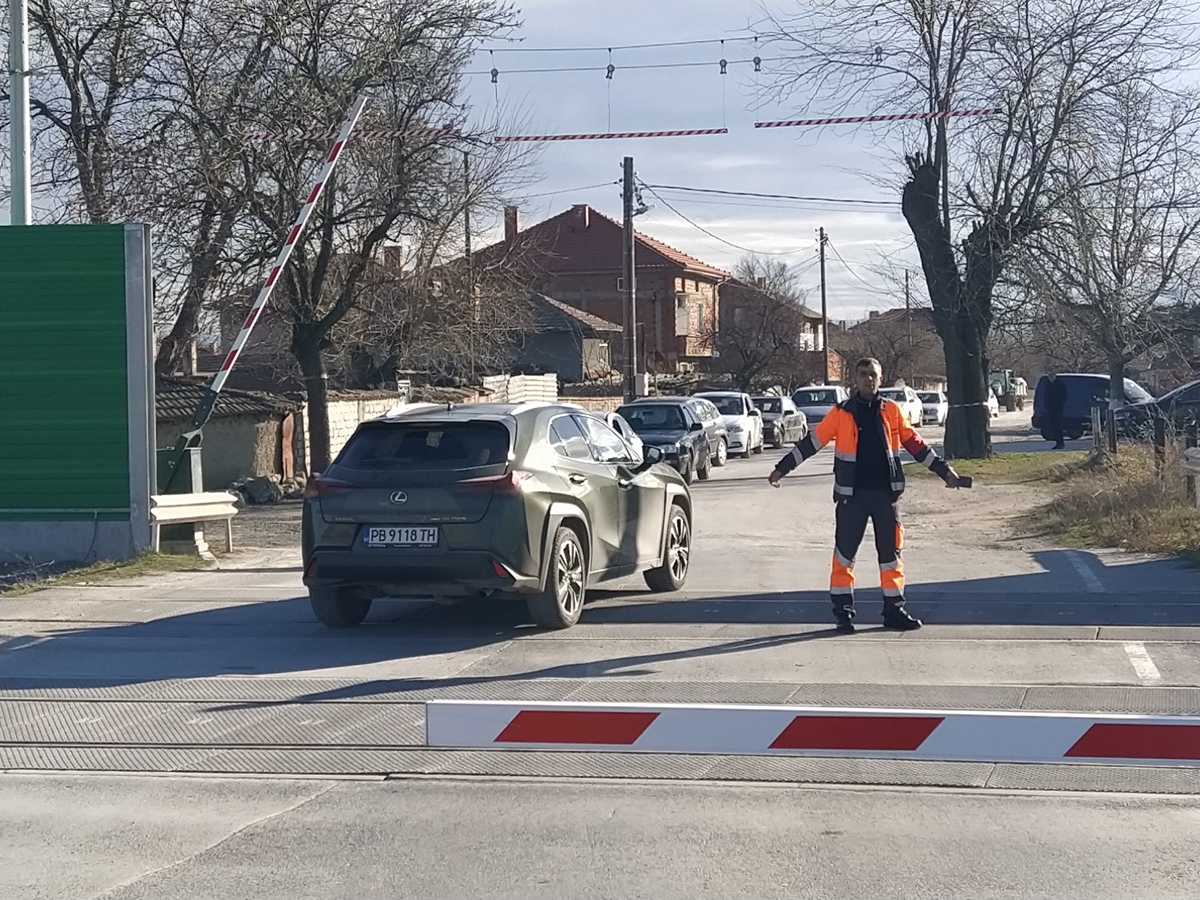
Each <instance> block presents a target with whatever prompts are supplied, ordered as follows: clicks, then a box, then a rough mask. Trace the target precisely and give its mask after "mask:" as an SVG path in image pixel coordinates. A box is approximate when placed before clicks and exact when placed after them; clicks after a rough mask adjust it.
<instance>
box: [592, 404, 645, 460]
mask: <svg viewBox="0 0 1200 900" xmlns="http://www.w3.org/2000/svg"><path fill="white" fill-rule="evenodd" d="M601 418H603V419H604V424H605V425H607V426H608V427H609V428H611V429H612V430H613V431H615V432H616V433H617V434H619V435H620V436H621V437H623V438H624V439H625V443H627V444H628V445H629V449H631V450H632V451H633V458H634V459H636V460H640V459H641V458H642V449H643V448H642V439H641V438H640V437H638V433H637V432H636V431H634V430H633V426H632V425H630V424H629V423H628V422H626V421H625V419H624V417H623V416H622V415H621V414H620V413H615V412H610V413H604V414H603V415H602V416H601Z"/></svg>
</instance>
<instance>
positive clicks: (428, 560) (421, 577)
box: [303, 548, 541, 597]
mask: <svg viewBox="0 0 1200 900" xmlns="http://www.w3.org/2000/svg"><path fill="white" fill-rule="evenodd" d="M497 565H499V566H500V567H501V568H502V569H503V573H504V574H501V573H500V571H499V570H498V569H497V568H496V566H497ZM303 580H304V585H305V587H319V586H322V585H330V584H355V585H371V586H373V587H378V588H381V589H384V590H385V591H388V592H393V593H397V594H402V595H406V596H434V597H443V596H455V595H466V594H471V593H474V592H476V591H488V590H493V591H537V590H539V589H540V587H541V583H540V578H539V576H537V575H523V574H521V573H519V572H515V571H514V570H513V569H512V567H511V566H509V565H506V564H505V563H504V562H503V560H500V559H498V558H497V557H496V556H495V555H494V554H492V553H488V552H486V551H479V550H450V551H438V552H435V553H428V554H420V553H413V552H411V551H389V550H379V551H371V552H366V551H362V550H354V551H351V550H333V549H329V550H326V549H321V548H318V549H317V550H315V551H313V553H312V555H311V556H310V557H309V559H308V560H307V561H306V562H305V566H304V579H303Z"/></svg>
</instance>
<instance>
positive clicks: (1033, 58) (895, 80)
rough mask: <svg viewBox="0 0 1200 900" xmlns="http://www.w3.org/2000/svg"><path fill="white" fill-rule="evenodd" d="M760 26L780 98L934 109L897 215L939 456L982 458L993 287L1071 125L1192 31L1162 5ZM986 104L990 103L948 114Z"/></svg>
mask: <svg viewBox="0 0 1200 900" xmlns="http://www.w3.org/2000/svg"><path fill="white" fill-rule="evenodd" d="M759 33H760V35H762V36H763V37H766V38H768V39H770V40H773V41H775V42H777V43H778V44H779V45H780V46H781V47H782V48H783V49H784V50H785V51H787V52H790V53H791V55H792V58H791V60H790V61H789V63H787V64H786V65H785V66H783V67H782V69H781V71H780V72H779V73H778V77H777V78H776V79H775V81H774V83H773V85H772V90H773V92H774V95H775V96H776V97H778V98H780V99H785V100H787V99H791V100H793V101H798V104H799V105H800V106H801V107H802V108H804V109H806V110H807V109H812V108H813V107H818V108H819V109H820V110H821V111H822V112H827V113H832V114H836V113H839V112H842V111H848V110H851V109H853V111H855V112H858V113H864V114H869V113H908V112H918V111H924V112H927V113H930V114H933V115H934V116H936V117H935V118H931V119H929V120H927V121H926V122H925V125H924V134H923V139H922V140H920V141H911V140H910V142H909V144H908V148H907V150H906V152H905V153H904V154H903V170H902V171H903V173H904V177H905V181H904V184H903V188H902V190H901V192H900V193H901V209H902V211H903V213H904V217H905V220H906V221H907V223H908V226H909V229H910V230H911V232H912V234H913V237H914V239H915V241H916V245H917V250H918V252H919V254H920V257H921V264H922V268H923V271H924V275H925V280H926V283H927V286H928V290H929V296H930V299H931V301H932V304H933V309H934V315H935V320H936V322H937V327H938V331H939V333H940V334H941V337H942V340H943V343H944V345H945V354H946V374H947V378H948V393H949V397H950V404H951V410H950V416H949V419H948V421H947V426H946V444H945V447H946V453H947V456H950V457H982V456H986V455H988V454H989V453H990V438H989V435H988V414H987V409H986V407H985V406H984V405H983V403H984V401H985V399H986V392H987V390H988V386H987V375H988V359H987V338H988V334H989V331H990V329H991V326H992V319H993V314H994V310H993V293H994V290H995V287H996V284H997V280H998V279H999V278H1000V276H1001V274H1002V272H1003V270H1004V267H1005V266H1006V265H1007V264H1008V263H1010V262H1011V260H1012V258H1013V256H1014V255H1015V254H1016V253H1017V252H1019V251H1020V250H1021V249H1022V248H1023V247H1024V246H1025V245H1026V244H1027V242H1028V240H1029V238H1030V237H1031V235H1033V234H1034V233H1035V232H1037V231H1038V230H1039V229H1040V228H1041V227H1042V226H1043V224H1044V222H1045V217H1046V214H1047V212H1048V211H1049V210H1050V209H1053V208H1054V206H1055V204H1056V202H1057V199H1058V198H1057V196H1056V194H1055V185H1054V183H1053V182H1052V180H1051V175H1052V173H1053V171H1054V169H1055V168H1056V167H1058V166H1059V165H1061V161H1062V159H1063V156H1064V153H1065V152H1066V149H1067V147H1068V145H1069V143H1070V139H1071V135H1072V133H1073V132H1074V133H1076V134H1078V133H1080V132H1081V131H1086V130H1088V129H1093V128H1096V127H1099V123H1098V121H1097V119H1096V117H1095V109H1096V107H1097V105H1098V104H1101V103H1102V102H1103V101H1104V99H1105V98H1108V97H1111V96H1113V94H1114V93H1115V92H1118V91H1121V90H1126V89H1129V88H1130V87H1132V86H1139V87H1140V88H1141V89H1144V90H1147V91H1151V92H1153V91H1158V90H1163V89H1165V88H1163V87H1162V85H1163V84H1164V83H1165V81H1166V80H1167V79H1166V76H1167V75H1169V74H1170V73H1173V72H1175V71H1177V70H1179V69H1180V68H1181V67H1183V66H1184V65H1185V64H1186V62H1187V60H1189V59H1191V58H1193V57H1194V55H1195V52H1196V51H1195V48H1196V46H1197V42H1196V39H1195V34H1194V28H1192V27H1190V26H1188V25H1187V24H1186V19H1185V14H1184V11H1183V10H1181V9H1179V8H1178V7H1177V6H1176V5H1175V4H1172V3H1170V2H1168V0H1015V2H1002V0H879V2H872V3H867V2H857V0H852V2H843V0H817V2H815V3H813V4H807V5H806V8H805V9H804V10H803V12H801V13H798V14H796V15H794V16H778V15H773V16H769V17H768V19H767V20H766V21H765V22H764V23H763V24H762V25H761V26H760V28H759ZM985 108H990V109H995V110H997V112H996V114H995V115H990V116H977V117H974V118H962V119H959V118H952V117H950V116H948V115H947V114H949V113H951V112H954V111H956V110H962V109H985ZM897 155H899V154H897Z"/></svg>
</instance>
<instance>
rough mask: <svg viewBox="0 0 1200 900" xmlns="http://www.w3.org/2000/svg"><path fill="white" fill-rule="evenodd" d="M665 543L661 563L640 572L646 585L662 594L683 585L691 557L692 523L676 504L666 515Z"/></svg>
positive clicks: (678, 588) (676, 589)
mask: <svg viewBox="0 0 1200 900" xmlns="http://www.w3.org/2000/svg"><path fill="white" fill-rule="evenodd" d="M665 543H666V553H665V555H664V556H663V564H662V565H661V566H659V567H658V568H656V569H647V570H646V571H645V572H643V573H642V577H643V578H644V579H646V586H647V587H648V588H650V590H652V591H658V592H659V593H663V594H665V593H670V592H672V591H678V590H680V589H681V588H682V587H683V585H684V582H686V581H687V573H688V565H689V564H690V563H691V559H692V523H691V522H689V521H688V517H687V513H685V512H684V511H683V509H682V508H680V507H678V506H672V507H671V514H670V515H669V516H667V534H666V541H665Z"/></svg>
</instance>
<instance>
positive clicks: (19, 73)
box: [8, 0, 33, 225]
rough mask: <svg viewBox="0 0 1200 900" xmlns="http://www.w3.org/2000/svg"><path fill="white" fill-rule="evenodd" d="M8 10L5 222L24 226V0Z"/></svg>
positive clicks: (27, 197)
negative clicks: (8, 192) (7, 190)
mask: <svg viewBox="0 0 1200 900" xmlns="http://www.w3.org/2000/svg"><path fill="white" fill-rule="evenodd" d="M8 8H9V31H10V35H9V41H8V94H9V101H8V104H9V121H10V123H11V124H10V126H9V127H10V129H11V134H10V139H11V144H10V149H9V158H10V160H11V162H10V165H11V167H12V195H11V197H10V198H9V222H10V224H13V225H28V224H29V223H30V222H32V221H33V196H32V189H31V183H30V175H29V157H30V150H29V9H28V6H27V5H26V0H9V6H8Z"/></svg>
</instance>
